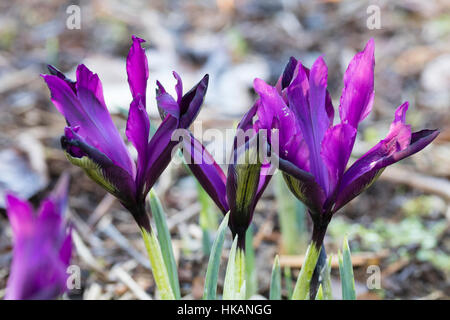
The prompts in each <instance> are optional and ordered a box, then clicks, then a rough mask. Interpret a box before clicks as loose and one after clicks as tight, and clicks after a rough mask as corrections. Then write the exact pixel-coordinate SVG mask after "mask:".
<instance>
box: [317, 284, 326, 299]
mask: <svg viewBox="0 0 450 320" xmlns="http://www.w3.org/2000/svg"><path fill="white" fill-rule="evenodd" d="M316 300H324V297H323V290H322V285H319V290H317V295H316Z"/></svg>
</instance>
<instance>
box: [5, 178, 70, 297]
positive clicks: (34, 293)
mask: <svg viewBox="0 0 450 320" xmlns="http://www.w3.org/2000/svg"><path fill="white" fill-rule="evenodd" d="M67 187H68V176H66V175H63V176H62V178H61V179H60V181H59V183H58V185H57V187H56V188H55V190H54V191H53V193H52V194H51V195H50V196H49V197H48V198H47V199H45V200H44V201H43V202H42V203H41V205H40V208H39V210H38V212H37V213H35V212H34V210H33V208H32V207H31V205H30V204H29V203H28V202H27V201H25V200H21V199H19V198H17V197H15V196H14V195H12V194H8V195H7V196H6V205H7V207H6V210H7V214H8V218H9V221H10V223H11V227H12V231H13V244H14V247H13V260H12V264H11V270H10V276H9V279H8V285H7V288H6V296H5V299H8V300H31V299H39V300H48V299H54V298H57V297H58V296H60V295H61V294H63V293H64V292H65V291H66V289H67V286H66V281H67V277H68V274H67V267H68V266H69V262H70V257H71V255H72V237H71V233H70V229H69V228H68V227H67V226H66V223H65V221H64V211H65V209H66V203H67Z"/></svg>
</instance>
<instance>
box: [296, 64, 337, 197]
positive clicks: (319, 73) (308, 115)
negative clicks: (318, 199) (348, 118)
mask: <svg viewBox="0 0 450 320" xmlns="http://www.w3.org/2000/svg"><path fill="white" fill-rule="evenodd" d="M327 72H328V71H327V66H326V64H325V62H324V61H323V59H322V58H321V57H320V58H318V59H317V60H316V62H315V63H314V65H313V67H312V69H311V72H310V76H309V79H308V78H307V76H306V73H305V72H303V68H301V69H300V70H299V72H298V74H297V77H296V78H295V79H294V80H293V83H292V84H291V85H290V86H289V87H288V89H287V96H288V101H289V105H290V106H291V109H292V110H294V113H295V115H296V117H297V119H298V120H299V121H298V124H299V127H300V130H301V132H302V133H303V137H304V139H305V142H306V144H307V146H308V151H309V163H310V168H311V172H312V173H313V175H314V176H315V178H316V179H317V182H318V183H319V185H320V186H321V187H322V188H323V189H324V190H325V192H326V193H328V192H329V190H328V187H329V185H328V174H327V172H326V168H325V166H324V163H323V160H322V157H321V156H320V150H321V144H322V140H323V137H324V135H325V132H326V130H327V129H328V127H329V118H328V115H327V112H326V108H325V100H326V86H327V75H328V73H327ZM308 80H309V81H308Z"/></svg>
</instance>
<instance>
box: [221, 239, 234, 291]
mask: <svg viewBox="0 0 450 320" xmlns="http://www.w3.org/2000/svg"><path fill="white" fill-rule="evenodd" d="M236 248H237V236H236V237H235V238H234V241H233V244H232V245H231V250H230V255H229V256H228V264H227V271H226V272H225V281H224V284H223V300H233V299H234V296H235V293H236V291H237V290H236V288H235V284H236V273H235V271H236V268H235V264H236Z"/></svg>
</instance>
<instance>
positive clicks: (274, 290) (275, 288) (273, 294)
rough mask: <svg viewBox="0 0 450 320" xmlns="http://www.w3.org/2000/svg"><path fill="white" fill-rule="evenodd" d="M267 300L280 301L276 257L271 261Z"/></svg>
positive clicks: (279, 283)
mask: <svg viewBox="0 0 450 320" xmlns="http://www.w3.org/2000/svg"><path fill="white" fill-rule="evenodd" d="M269 298H270V300H281V269H280V259H279V258H278V255H277V256H275V260H274V261H273V267H272V277H271V280H270V297H269Z"/></svg>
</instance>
